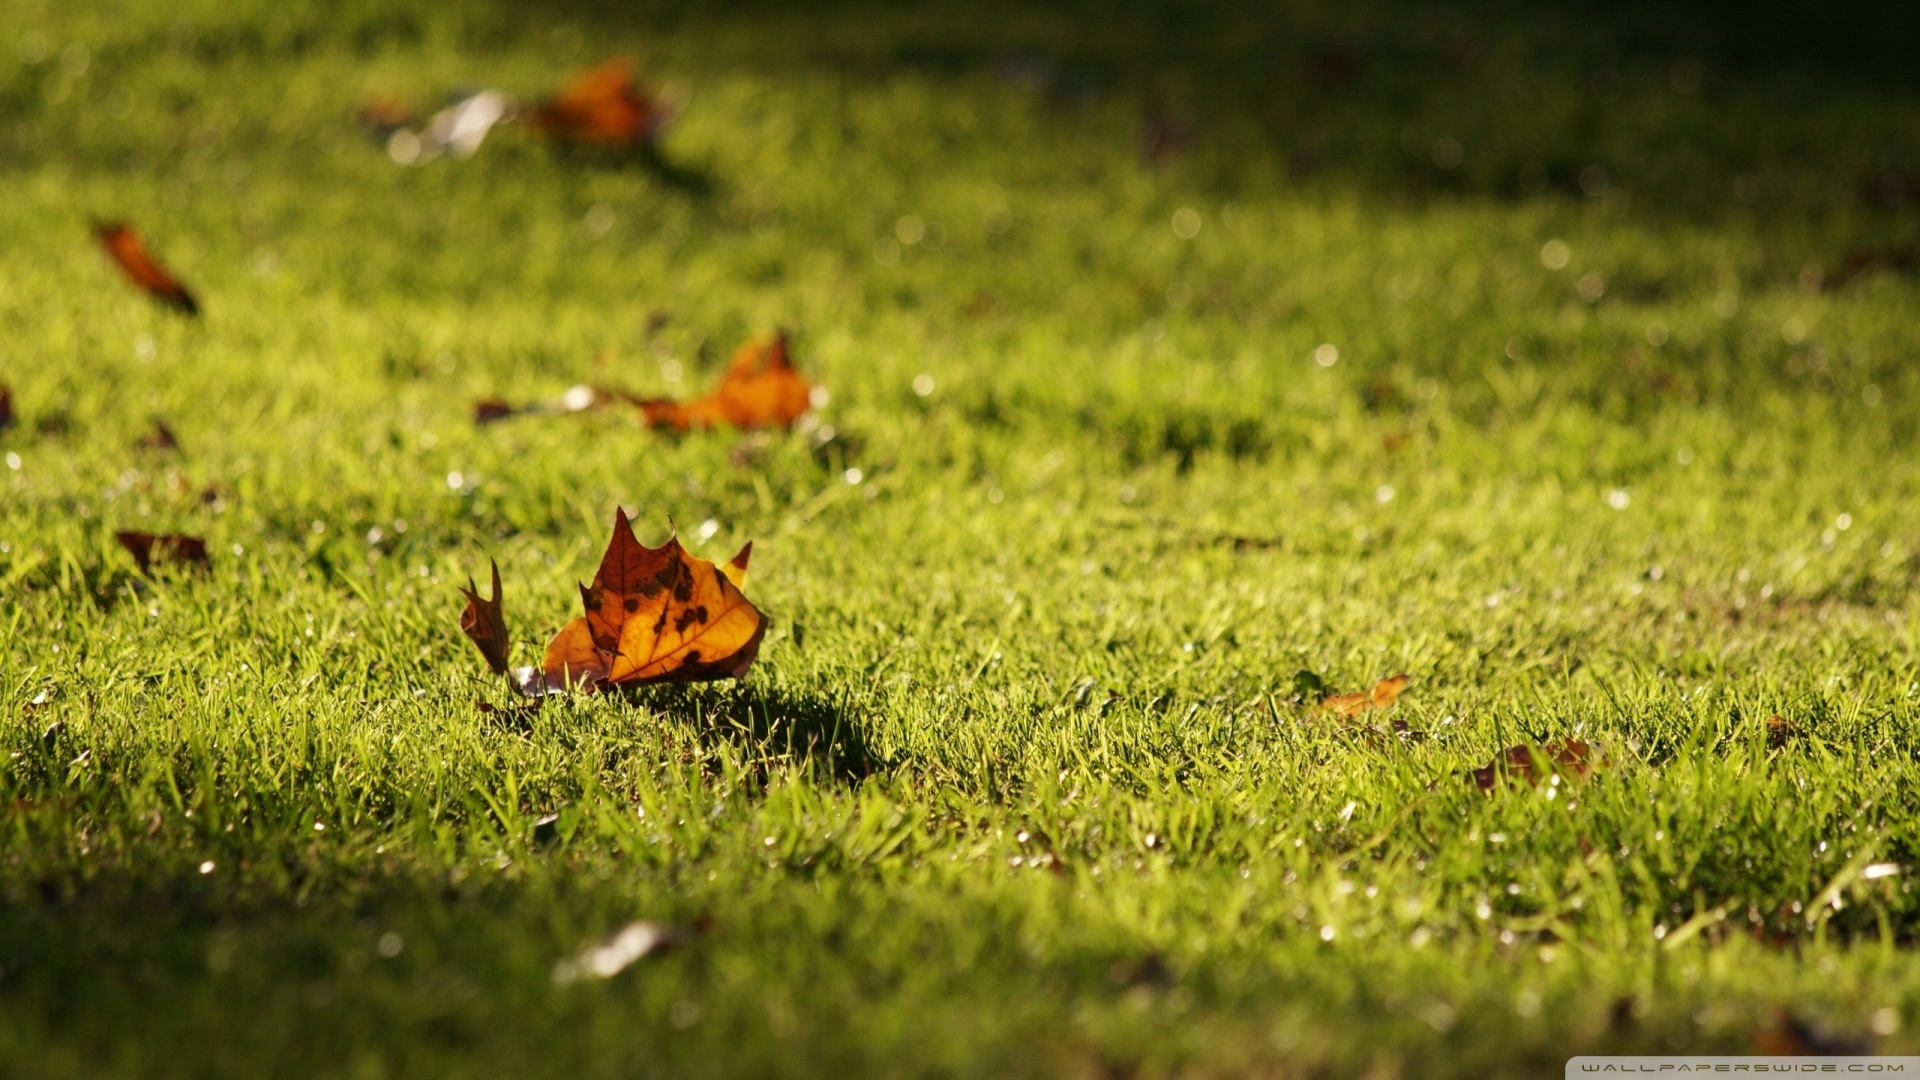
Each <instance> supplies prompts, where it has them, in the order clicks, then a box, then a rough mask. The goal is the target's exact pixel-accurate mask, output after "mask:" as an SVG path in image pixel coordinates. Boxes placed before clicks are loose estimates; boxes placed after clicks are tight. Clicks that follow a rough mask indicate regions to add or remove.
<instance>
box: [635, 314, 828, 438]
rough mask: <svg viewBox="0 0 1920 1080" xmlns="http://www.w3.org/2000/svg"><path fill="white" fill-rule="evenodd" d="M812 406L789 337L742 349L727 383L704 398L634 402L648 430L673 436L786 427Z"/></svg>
mask: <svg viewBox="0 0 1920 1080" xmlns="http://www.w3.org/2000/svg"><path fill="white" fill-rule="evenodd" d="M629 400H634V399H631V398H630V399H629ZM812 403H813V387H812V386H811V385H809V384H808V383H807V380H806V379H804V378H801V376H800V373H799V372H797V371H795V370H794V369H793V359H792V357H791V355H790V354H789V350H788V347H787V335H786V334H785V333H779V334H775V335H774V336H773V337H770V338H755V339H754V340H752V341H749V342H747V343H746V344H745V345H742V346H740V348H739V349H738V350H737V351H736V352H735V353H734V354H733V363H732V364H730V365H729V366H728V367H727V374H726V377H724V378H722V379H721V380H720V385H719V387H718V388H716V389H715V390H714V392H713V393H711V394H708V395H707V396H706V397H703V398H698V399H696V400H693V401H685V402H682V401H670V400H667V399H664V398H653V399H646V400H634V404H636V405H638V406H639V407H640V415H641V417H642V418H643V419H644V420H645V421H646V424H647V426H648V427H659V428H669V429H672V430H674V431H687V430H690V429H693V428H710V427H714V426H716V425H718V424H721V423H727V424H732V425H733V426H734V427H737V428H766V427H786V426H788V425H790V424H792V423H793V422H794V421H795V420H798V419H800V416H801V414H803V413H805V412H806V411H807V408H808V407H809V406H810V405H811V404H812Z"/></svg>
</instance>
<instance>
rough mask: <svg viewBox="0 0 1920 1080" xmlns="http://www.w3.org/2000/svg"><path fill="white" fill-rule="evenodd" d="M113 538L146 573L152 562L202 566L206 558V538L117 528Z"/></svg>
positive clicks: (204, 564)
mask: <svg viewBox="0 0 1920 1080" xmlns="http://www.w3.org/2000/svg"><path fill="white" fill-rule="evenodd" d="M114 538H115V539H116V540H119V541H120V546H121V547H123V548H126V549H127V553H128V554H129V555H132V556H133V561H134V562H136V563H139V564H140V572H141V573H143V574H144V573H146V572H147V571H148V570H149V569H151V568H152V566H153V564H155V563H180V564H184V565H187V566H194V567H205V566H207V565H208V562H207V542H206V541H205V540H202V539H201V538H199V537H197V536H186V535H184V534H181V533H158V534H156V533H143V532H119V533H115V534H114Z"/></svg>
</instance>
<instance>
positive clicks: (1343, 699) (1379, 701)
mask: <svg viewBox="0 0 1920 1080" xmlns="http://www.w3.org/2000/svg"><path fill="white" fill-rule="evenodd" d="M1412 681H1413V679H1412V677H1410V676H1407V675H1391V676H1388V677H1387V678H1384V679H1381V680H1380V681H1379V682H1377V683H1374V684H1373V689H1371V690H1363V691H1361V692H1359V693H1357V694H1328V695H1327V696H1326V697H1323V698H1321V699H1320V707H1321V708H1323V709H1326V710H1328V711H1330V712H1333V713H1335V714H1337V715H1339V716H1341V717H1348V716H1358V715H1360V714H1361V713H1363V712H1366V711H1367V710H1368V709H1384V708H1387V707H1388V706H1390V705H1392V704H1393V703H1394V702H1396V701H1398V700H1400V692H1401V691H1402V690H1405V689H1406V688H1407V684H1408V683H1410V682H1412Z"/></svg>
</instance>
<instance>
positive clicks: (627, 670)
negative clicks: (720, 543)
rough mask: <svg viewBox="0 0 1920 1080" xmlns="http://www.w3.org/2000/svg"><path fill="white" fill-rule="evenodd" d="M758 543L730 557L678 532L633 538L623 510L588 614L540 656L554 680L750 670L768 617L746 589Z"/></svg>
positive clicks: (725, 674)
mask: <svg viewBox="0 0 1920 1080" xmlns="http://www.w3.org/2000/svg"><path fill="white" fill-rule="evenodd" d="M752 553H753V545H752V544H748V545H747V546H746V547H744V548H742V549H740V554H738V555H735V556H734V557H733V560H732V561H731V562H729V563H727V564H726V565H725V566H721V567H716V566H714V564H713V563H711V562H708V561H707V560H705V559H700V558H695V557H694V556H692V555H689V554H688V553H687V552H686V549H684V548H682V547H681V546H680V541H679V539H678V538H677V537H670V538H668V540H667V542H666V543H665V544H663V545H661V546H660V547H658V548H649V547H646V546H644V545H642V544H641V543H640V541H639V540H637V539H635V537H634V535H633V526H632V524H631V523H629V522H628V520H627V515H626V512H625V511H618V512H616V515H615V517H614V523H613V539H612V540H611V541H610V542H609V543H608V545H607V553H606V555H605V557H603V558H602V559H601V560H600V570H599V572H598V573H596V574H595V575H594V578H593V584H592V585H588V586H583V587H582V588H581V590H580V599H581V602H582V603H583V604H584V606H585V607H586V615H585V616H584V617H583V618H578V619H575V620H573V621H572V622H570V623H568V624H567V625H566V626H564V627H562V628H561V629H560V632H559V633H558V634H556V635H554V638H553V641H552V642H551V643H550V644H548V646H547V654H546V659H545V662H544V663H543V664H542V665H541V668H542V671H543V673H544V674H545V676H546V680H547V682H548V684H550V685H555V686H581V685H587V686H597V685H635V686H637V685H643V684H646V683H656V682H704V681H708V680H712V679H729V678H738V677H740V676H741V675H744V674H746V671H747V668H749V667H750V666H752V664H753V661H754V658H755V657H756V656H757V655H758V654H759V652H760V638H761V636H762V635H764V634H765V633H766V629H767V619H766V616H765V615H762V614H761V613H760V611H759V609H758V608H755V607H754V606H753V604H752V603H751V602H749V601H748V600H747V598H746V596H745V595H743V594H742V593H741V592H740V589H741V587H742V586H743V585H745V584H746V579H747V559H748V557H749V556H750V555H751V554H752Z"/></svg>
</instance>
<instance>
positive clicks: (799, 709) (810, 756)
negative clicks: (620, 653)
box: [647, 683, 891, 785]
mask: <svg viewBox="0 0 1920 1080" xmlns="http://www.w3.org/2000/svg"><path fill="white" fill-rule="evenodd" d="M650 691H651V692H650V694H649V697H648V701H647V703H648V705H649V706H650V707H652V708H654V709H656V710H659V711H661V712H664V713H668V714H672V715H677V716H681V717H684V718H686V719H688V720H690V721H691V726H692V728H693V732H694V734H695V737H696V738H698V739H699V740H700V742H701V744H702V745H703V746H705V747H708V748H710V749H723V748H724V749H729V750H731V751H733V752H734V753H736V754H739V755H741V756H742V757H743V758H745V759H746V760H747V761H748V762H750V763H751V764H752V765H753V767H754V768H755V771H756V772H764V770H765V769H766V768H767V767H768V766H772V765H776V764H792V765H798V766H801V767H803V768H810V769H814V770H817V771H819V772H821V773H823V774H824V775H825V777H826V778H829V779H830V780H832V781H833V782H836V783H841V784H849V785H853V784H858V783H860V782H861V781H863V780H865V779H866V778H867V777H869V776H872V775H873V774H875V773H877V772H880V771H883V770H885V769H886V768H888V767H889V766H890V764H891V763H890V762H889V761H888V760H886V759H885V758H884V757H883V756H881V755H880V754H879V753H878V752H876V751H875V750H874V749H873V747H872V746H871V745H869V744H868V742H867V739H866V733H865V731H864V730H863V729H862V726H861V724H860V723H859V720H858V719H857V718H856V717H854V716H853V715H851V713H850V711H849V710H848V708H847V706H846V704H845V702H843V701H841V700H837V699H836V698H834V697H831V696H828V695H824V694H819V693H813V692H809V691H804V690H795V689H792V688H789V687H784V686H779V685H771V686H769V685H753V684H751V683H734V684H726V685H715V684H708V685H704V686H686V685H676V686H660V687H652V688H650Z"/></svg>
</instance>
